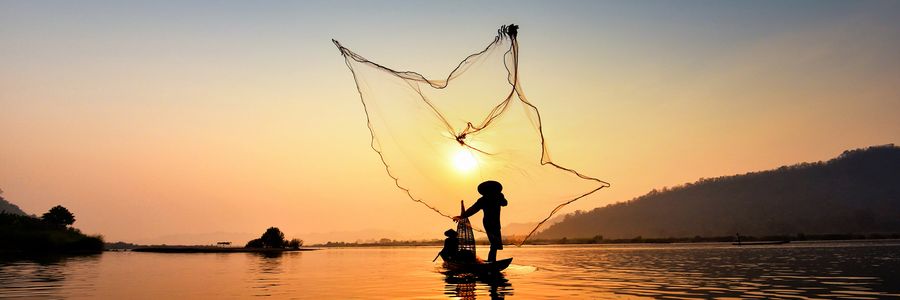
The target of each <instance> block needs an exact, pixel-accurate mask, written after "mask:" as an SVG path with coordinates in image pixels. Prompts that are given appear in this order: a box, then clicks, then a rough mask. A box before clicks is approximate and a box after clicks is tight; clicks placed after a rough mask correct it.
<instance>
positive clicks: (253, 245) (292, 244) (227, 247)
mask: <svg viewBox="0 0 900 300" xmlns="http://www.w3.org/2000/svg"><path fill="white" fill-rule="evenodd" d="M110 246H114V247H115V246H120V247H121V248H110V250H114V249H127V250H131V251H135V252H156V253H244V252H253V253H279V252H289V251H311V250H315V249H310V248H301V247H302V246H303V240H301V239H296V238H295V239H291V240H286V239H285V238H284V233H282V232H281V230H280V229H278V227H274V226H273V227H269V229H266V231H265V232H264V233H263V234H262V236H260V237H259V238H258V239H253V240H251V241H249V242H247V244H246V245H244V247H232V246H231V243H219V244H218V245H216V246H169V245H154V246H138V245H132V244H127V243H122V242H119V243H116V244H111V245H110Z"/></svg>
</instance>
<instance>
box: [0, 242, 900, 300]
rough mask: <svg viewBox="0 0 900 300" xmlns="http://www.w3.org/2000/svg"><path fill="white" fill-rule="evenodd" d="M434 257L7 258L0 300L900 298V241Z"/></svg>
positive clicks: (379, 253)
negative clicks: (457, 269) (463, 272)
mask: <svg viewBox="0 0 900 300" xmlns="http://www.w3.org/2000/svg"><path fill="white" fill-rule="evenodd" d="M485 250H486V249H479V253H480V252H484V251H485ZM437 251H438V248H435V247H410V248H343V249H323V250H319V251H308V252H292V253H285V254H283V255H278V256H271V257H267V256H264V255H258V254H247V253H228V254H157V253H138V252H106V253H103V254H100V255H94V256H80V257H65V258H60V257H57V258H41V259H29V260H9V259H6V260H5V261H0V298H35V299H43V298H46V299H58V298H71V299H80V298H83V299H126V298H129V299H185V298H200V299H222V298H252V297H270V298H278V299H281V298H285V299H353V298H366V299H371V298H375V299H386V298H391V299H397V298H400V299H406V298H415V299H447V298H455V299H492V298H493V299H504V298H518V299H535V298H562V299H568V298H589V299H630V298H672V299H683V298H706V299H708V298H721V299H728V298H744V299H746V298H790V299H808V298H809V299H811V298H832V299H833V298H842V299H883V298H896V299H900V241H870V242H808V243H803V242H794V243H790V244H785V245H770V246H743V247H737V246H732V245H730V244H670V245H598V246H526V247H522V248H516V247H512V246H510V247H507V248H506V250H503V251H500V255H499V257H500V258H505V257H514V260H513V264H512V265H511V266H510V267H509V268H508V269H507V270H506V271H505V272H504V274H503V275H502V276H494V277H490V278H474V277H470V276H453V277H448V276H446V275H444V274H442V273H441V271H442V269H441V267H440V264H439V263H432V262H431V259H432V258H434V255H435V254H436V252H437ZM480 254H481V255H485V254H484V253H480ZM438 261H440V259H438Z"/></svg>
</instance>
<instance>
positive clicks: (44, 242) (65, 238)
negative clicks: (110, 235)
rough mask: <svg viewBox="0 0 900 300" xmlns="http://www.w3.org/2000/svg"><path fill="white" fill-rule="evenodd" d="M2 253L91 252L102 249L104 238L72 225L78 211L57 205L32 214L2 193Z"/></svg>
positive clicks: (0, 217) (0, 218) (0, 216)
mask: <svg viewBox="0 0 900 300" xmlns="http://www.w3.org/2000/svg"><path fill="white" fill-rule="evenodd" d="M0 209H2V211H0V255H3V256H21V255H44V254H92V253H100V252H101V251H103V238H101V237H100V236H89V235H85V234H83V233H81V231H80V230H78V229H77V228H74V227H71V225H72V224H73V223H75V215H74V214H72V213H71V212H69V210H68V209H66V208H65V207H63V206H55V207H53V208H51V209H50V210H49V211H47V212H46V213H44V214H43V215H42V216H41V217H40V218H38V217H35V216H29V215H27V214H26V213H25V212H24V211H22V210H21V209H19V207H18V206H16V205H14V204H12V203H9V202H8V201H6V199H4V198H3V197H2V196H0Z"/></svg>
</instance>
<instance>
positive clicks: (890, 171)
mask: <svg viewBox="0 0 900 300" xmlns="http://www.w3.org/2000/svg"><path fill="white" fill-rule="evenodd" d="M898 216H900V147H896V146H894V145H893V144H891V145H884V146H873V147H869V148H865V149H856V150H850V151H845V152H844V153H842V154H841V155H840V156H838V157H836V158H834V159H831V160H829V161H827V162H821V161H820V162H815V163H801V164H796V165H792V166H783V167H780V168H778V169H774V170H768V171H762V172H752V173H747V174H742V175H734V176H723V177H717V178H711V179H700V180H698V181H696V182H693V183H687V184H685V185H682V186H677V187H673V188H663V189H662V190H653V191H650V192H649V193H647V194H646V195H643V196H640V197H637V198H634V199H632V200H630V201H627V202H621V203H616V204H612V205H608V206H605V207H601V208H596V209H594V210H591V211H588V212H576V213H573V214H569V215H567V216H566V217H565V218H564V219H563V220H562V221H561V222H559V223H557V224H554V225H553V226H550V227H548V228H547V229H546V230H544V231H542V232H540V233H539V234H538V235H537V236H536V239H537V240H547V241H559V240H561V239H563V238H566V239H568V240H572V239H575V240H579V239H580V240H582V241H591V240H620V241H629V240H637V241H652V240H659V241H690V240H691V239H697V240H704V239H713V240H715V239H727V238H728V237H733V236H734V235H735V234H737V233H740V234H741V235H742V236H759V237H762V236H771V237H786V236H787V237H795V238H798V239H805V238H809V237H820V238H824V239H833V238H837V237H847V238H866V237H872V238H879V237H896V236H898V235H897V233H900V217H898ZM702 237H712V238H702ZM715 237H718V238H715ZM723 241H724V240H723Z"/></svg>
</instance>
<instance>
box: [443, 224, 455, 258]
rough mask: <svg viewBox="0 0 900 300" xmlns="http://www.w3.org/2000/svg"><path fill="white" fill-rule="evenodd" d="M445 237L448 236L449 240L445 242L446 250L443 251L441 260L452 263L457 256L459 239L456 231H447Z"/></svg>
mask: <svg viewBox="0 0 900 300" xmlns="http://www.w3.org/2000/svg"><path fill="white" fill-rule="evenodd" d="M444 235H445V236H447V239H445V240H444V249H441V259H443V260H444V261H450V260H453V259H454V258H456V256H457V255H456V254H457V253H456V251H457V250H458V248H459V238H458V237H457V234H456V230H453V229H447V231H444Z"/></svg>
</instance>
